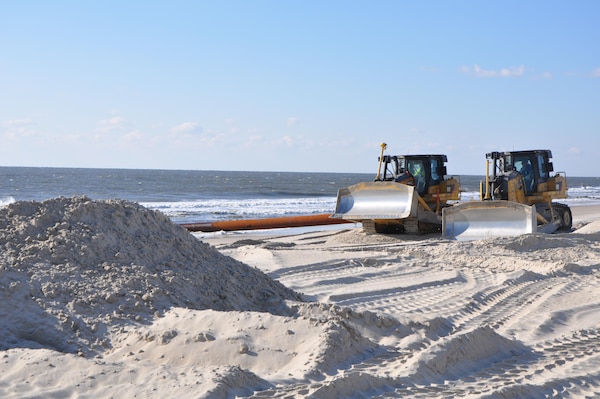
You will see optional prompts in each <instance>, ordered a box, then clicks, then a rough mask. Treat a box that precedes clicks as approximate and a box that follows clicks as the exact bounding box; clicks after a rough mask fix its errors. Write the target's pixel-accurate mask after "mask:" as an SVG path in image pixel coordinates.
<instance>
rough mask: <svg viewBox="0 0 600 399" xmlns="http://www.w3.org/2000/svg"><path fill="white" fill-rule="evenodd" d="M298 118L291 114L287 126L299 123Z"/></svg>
mask: <svg viewBox="0 0 600 399" xmlns="http://www.w3.org/2000/svg"><path fill="white" fill-rule="evenodd" d="M298 120H299V119H298V118H297V117H295V116H290V117H289V118H288V120H287V127H292V126H294V125H295V124H297V123H298Z"/></svg>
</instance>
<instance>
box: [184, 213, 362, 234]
mask: <svg viewBox="0 0 600 399" xmlns="http://www.w3.org/2000/svg"><path fill="white" fill-rule="evenodd" d="M330 216H331V215H330V214H328V213H323V214H318V215H303V216H288V217H278V218H265V219H245V220H220V221H215V222H203V223H182V224H180V226H183V227H184V228H186V229H187V230H189V231H202V232H212V231H235V230H259V229H279V228H286V227H304V226H323V225H328V224H341V223H354V222H352V221H350V220H344V219H333V218H331V217H330Z"/></svg>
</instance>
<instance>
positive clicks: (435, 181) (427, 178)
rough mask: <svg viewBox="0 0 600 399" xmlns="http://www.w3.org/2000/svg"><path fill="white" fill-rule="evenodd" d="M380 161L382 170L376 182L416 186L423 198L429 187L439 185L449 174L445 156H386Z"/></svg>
mask: <svg viewBox="0 0 600 399" xmlns="http://www.w3.org/2000/svg"><path fill="white" fill-rule="evenodd" d="M379 161H380V163H381V168H382V170H381V171H380V173H379V174H378V176H377V177H376V178H375V181H394V182H397V183H405V184H409V185H414V186H415V189H416V190H417V192H418V193H419V194H420V195H421V196H423V195H425V194H427V192H428V189H429V187H431V186H437V185H439V184H440V183H441V182H442V181H443V180H444V176H445V175H446V174H447V172H446V165H445V162H447V161H448V159H447V157H446V156H445V155H385V156H384V157H383V159H381V158H380V159H379Z"/></svg>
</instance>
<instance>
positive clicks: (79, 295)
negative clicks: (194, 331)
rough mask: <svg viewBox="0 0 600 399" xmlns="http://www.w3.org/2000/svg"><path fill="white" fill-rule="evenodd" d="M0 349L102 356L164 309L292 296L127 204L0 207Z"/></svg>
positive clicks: (236, 305)
mask: <svg viewBox="0 0 600 399" xmlns="http://www.w3.org/2000/svg"><path fill="white" fill-rule="evenodd" d="M0 248H2V252H1V253H0V275H1V280H0V298H1V301H2V306H0V320H1V321H2V322H1V323H0V348H1V349H6V348H14V347H31V348H41V347H46V348H51V349H54V350H58V351H61V352H69V353H74V352H79V353H80V354H87V353H89V352H90V351H96V350H103V349H106V348H109V347H110V346H111V342H110V338H109V336H110V333H111V332H115V331H118V330H119V329H120V328H122V327H123V326H124V325H128V324H132V323H136V324H139V323H145V324H149V323H151V322H152V321H153V319H154V318H155V317H157V316H160V315H161V314H163V313H164V312H166V311H168V310H169V309H171V308H174V307H183V308H189V309H213V310H219V311H227V310H239V311H256V312H264V311H269V310H271V311H273V310H274V309H276V308H277V307H279V306H280V305H281V303H282V301H283V300H286V299H289V300H296V301H298V300H301V297H300V295H299V294H297V293H295V292H293V291H292V290H289V289H287V288H286V287H284V286H283V285H282V284H280V283H278V282H276V281H274V280H273V279H271V278H269V277H268V276H267V275H265V274H264V273H263V272H261V271H259V270H257V269H255V268H251V267H249V266H247V265H246V264H243V263H241V262H239V261H236V260H234V259H232V258H230V257H227V256H224V255H222V254H221V253H219V252H218V251H217V250H215V249H213V248H212V247H210V246H208V245H206V244H203V243H202V242H200V241H198V240H197V239H195V238H194V237H193V236H191V235H190V234H189V233H188V232H187V231H186V230H185V229H183V228H182V227H180V226H177V225H175V224H173V223H171V222H170V221H169V220H168V219H167V218H166V216H164V215H163V214H161V213H159V212H156V211H150V210H148V209H146V208H144V207H142V206H140V205H138V204H136V203H132V202H127V201H121V200H108V201H92V200H90V199H88V198H86V197H77V198H57V199H51V200H47V201H44V202H41V203H40V202H33V201H24V202H16V203H13V204H10V205H8V206H6V207H4V208H2V209H0Z"/></svg>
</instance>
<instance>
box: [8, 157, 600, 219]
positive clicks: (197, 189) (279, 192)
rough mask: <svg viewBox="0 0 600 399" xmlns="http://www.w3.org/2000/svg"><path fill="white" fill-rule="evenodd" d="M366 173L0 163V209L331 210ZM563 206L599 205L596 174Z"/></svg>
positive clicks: (578, 183) (242, 213) (473, 189)
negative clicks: (86, 205) (39, 205)
mask: <svg viewBox="0 0 600 399" xmlns="http://www.w3.org/2000/svg"><path fill="white" fill-rule="evenodd" d="M455 177H458V178H459V179H460V183H461V190H462V194H461V200H470V199H477V198H478V197H479V182H480V181H481V179H482V176H455ZM373 178H374V174H367V173H300V172H235V171H197V170H147V169H80V168H35V167H0V206H4V205H6V204H9V203H12V202H15V201H23V200H25V201H29V200H35V201H43V200H46V199H49V198H54V197H61V196H62V197H71V196H81V195H85V196H87V197H89V198H91V199H115V198H118V199H125V200H130V201H135V202H138V203H140V204H141V205H143V206H145V207H147V208H149V209H155V210H159V211H161V212H163V213H165V214H166V215H167V216H168V217H169V218H170V219H171V220H172V221H173V222H175V223H194V222H212V221H217V220H230V219H254V218H265V217H279V216H293V215H308V214H319V213H332V212H333V211H334V209H335V203H336V195H337V190H338V189H339V188H342V187H346V186H349V185H352V184H355V183H359V182H368V181H372V180H373ZM567 183H568V185H569V190H568V198H567V199H566V200H561V202H563V203H567V204H569V205H571V206H577V205H585V204H595V205H596V204H600V177H569V176H567Z"/></svg>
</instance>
